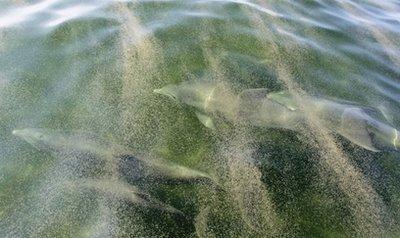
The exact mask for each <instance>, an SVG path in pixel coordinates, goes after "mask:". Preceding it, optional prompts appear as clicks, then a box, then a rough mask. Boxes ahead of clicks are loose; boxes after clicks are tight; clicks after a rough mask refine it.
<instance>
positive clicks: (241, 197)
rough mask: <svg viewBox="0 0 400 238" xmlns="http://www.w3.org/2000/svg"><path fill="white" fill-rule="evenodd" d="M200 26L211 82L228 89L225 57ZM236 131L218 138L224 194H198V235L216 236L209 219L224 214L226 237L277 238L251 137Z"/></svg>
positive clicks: (274, 216)
mask: <svg viewBox="0 0 400 238" xmlns="http://www.w3.org/2000/svg"><path fill="white" fill-rule="evenodd" d="M203 27H204V29H203V31H202V33H201V34H200V41H201V42H203V44H202V50H203V56H204V58H205V60H206V62H207V66H208V69H209V72H210V73H211V77H212V80H213V81H215V82H217V83H218V84H221V85H223V86H222V87H223V88H226V89H227V90H229V86H228V81H227V80H226V77H225V75H224V68H223V66H222V63H221V59H220V58H219V57H223V55H224V54H223V52H213V51H212V50H211V49H212V48H214V47H212V45H213V44H214V43H215V42H212V41H211V36H210V34H212V33H213V28H212V26H210V25H208V24H207V22H204V25H203ZM226 103H232V102H226ZM235 128H236V129H235V130H234V132H233V133H225V132H222V133H221V134H220V135H219V138H220V144H218V145H217V148H218V149H217V151H216V154H215V155H214V158H215V160H216V161H215V163H216V166H217V167H218V170H219V172H218V173H219V177H220V179H221V181H222V186H223V187H224V190H225V191H226V194H224V195H221V194H218V193H217V192H216V191H214V193H213V194H211V195H207V196H205V195H204V194H202V195H201V196H204V197H203V198H202V199H200V201H201V202H200V205H199V207H200V213H199V214H198V216H197V218H196V224H195V225H196V231H197V235H198V236H199V237H214V236H216V235H217V234H215V233H213V225H215V224H209V222H210V221H208V219H209V217H219V216H221V214H224V216H227V217H230V219H232V220H231V222H230V224H231V227H229V228H228V229H227V231H224V232H226V235H228V236H231V237H237V236H265V235H266V234H269V235H270V236H276V235H277V234H278V232H279V231H280V227H279V224H280V222H279V218H278V215H277V214H276V211H275V207H274V204H273V202H272V199H271V197H270V194H269V192H268V188H266V187H265V185H264V184H263V183H262V181H261V172H260V170H259V169H258V168H257V167H256V166H255V165H254V164H253V163H252V153H253V148H252V145H251V142H252V140H251V136H250V134H249V132H248V131H246V130H245V129H241V128H240V126H235ZM221 196H222V198H221ZM221 200H222V201H223V202H222V204H221ZM227 204H230V205H227ZM211 214H212V215H211ZM221 219H222V220H223V219H224V218H221ZM233 224H237V225H233Z"/></svg>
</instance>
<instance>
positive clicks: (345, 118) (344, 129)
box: [339, 108, 379, 152]
mask: <svg viewBox="0 0 400 238" xmlns="http://www.w3.org/2000/svg"><path fill="white" fill-rule="evenodd" d="M364 114H365V113H364V112H363V111H362V110H361V109H360V108H347V109H345V110H344V112H343V114H342V121H341V125H340V129H339V133H340V134H341V135H342V136H344V137H345V138H347V139H348V140H350V141H351V142H353V143H355V144H357V145H359V146H361V147H363V148H365V149H367V150H370V151H374V152H378V151H379V150H378V149H377V148H375V146H374V145H373V142H372V139H371V136H370V133H369V131H368V123H367V120H366V118H365V116H364Z"/></svg>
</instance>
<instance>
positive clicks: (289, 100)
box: [267, 91, 298, 111]
mask: <svg viewBox="0 0 400 238" xmlns="http://www.w3.org/2000/svg"><path fill="white" fill-rule="evenodd" d="M267 97H268V98H269V99H271V100H274V101H275V102H277V103H279V104H281V105H283V106H285V107H286V108H287V109H289V110H291V111H296V110H297V109H298V106H297V103H296V102H295V101H294V99H293V96H292V94H290V93H289V92H288V91H279V92H273V93H270V94H268V95H267Z"/></svg>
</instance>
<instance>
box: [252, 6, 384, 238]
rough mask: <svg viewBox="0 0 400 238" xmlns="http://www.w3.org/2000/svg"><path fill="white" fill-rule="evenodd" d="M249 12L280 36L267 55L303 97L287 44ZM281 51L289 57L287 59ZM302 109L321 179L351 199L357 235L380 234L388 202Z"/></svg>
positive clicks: (287, 84) (272, 20)
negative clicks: (280, 42) (280, 46)
mask: <svg viewBox="0 0 400 238" xmlns="http://www.w3.org/2000/svg"><path fill="white" fill-rule="evenodd" d="M259 4H260V5H263V6H265V7H267V8H269V7H270V6H266V4H265V3H262V2H260V1H259ZM248 13H249V14H248V15H249V18H250V19H252V22H253V25H254V27H256V28H258V29H259V30H260V31H261V32H262V34H263V35H268V36H276V37H277V38H276V39H275V40H271V42H269V43H270V45H264V46H263V48H268V47H269V48H270V49H271V50H270V51H269V52H268V54H266V55H265V57H266V58H268V57H272V58H274V59H275V60H274V61H273V66H274V68H275V70H276V73H277V75H278V80H279V81H280V82H281V83H282V84H283V85H284V86H285V87H286V88H287V90H288V91H289V92H290V93H291V94H292V95H293V96H294V98H295V100H296V101H301V98H302V97H303V96H305V95H306V94H307V93H306V92H305V91H304V90H303V89H302V88H301V87H300V86H299V85H298V84H297V83H296V82H295V81H294V80H293V76H292V74H291V67H290V66H289V65H288V64H287V63H286V62H290V55H289V52H290V49H289V48H288V47H287V46H285V47H283V49H278V44H277V43H276V42H275V41H277V40H279V37H278V35H276V33H274V32H272V31H271V30H270V29H269V27H268V26H267V25H266V23H265V22H264V20H263V18H262V17H261V16H260V15H259V14H257V13H254V12H250V11H249V12H248ZM268 22H269V24H271V25H272V24H274V26H279V24H280V22H279V19H278V18H271V17H269V19H268ZM274 34H275V35H274ZM281 40H282V39H281ZM278 50H280V51H281V52H279V51H278ZM282 55H283V56H284V57H287V58H286V60H285V59H284V58H283V57H282ZM285 61H286V62H285ZM300 110H303V111H304V112H305V113H306V118H307V121H306V126H307V129H304V130H303V132H304V134H305V136H306V138H307V139H308V140H310V141H311V143H310V144H312V145H313V146H314V147H315V148H316V150H317V151H318V153H319V157H320V158H319V164H320V166H321V174H320V176H321V179H322V181H324V180H326V179H328V181H327V182H328V183H333V184H334V185H335V184H336V185H337V186H338V187H339V189H340V190H341V193H343V194H344V195H345V199H346V201H348V203H350V204H349V206H350V209H351V210H352V213H353V214H352V215H353V216H354V221H353V223H354V229H355V231H356V232H357V233H358V235H360V236H363V235H368V236H371V235H378V234H381V232H382V231H383V223H384V220H385V218H386V213H385V205H384V203H383V201H382V199H381V198H380V196H379V195H378V194H377V192H376V191H375V190H374V188H373V187H372V186H371V184H370V182H369V181H368V180H367V178H365V177H364V175H363V174H362V173H361V172H360V171H359V169H357V168H356V167H355V166H354V165H353V164H352V162H351V160H350V159H349V158H348V157H347V156H346V154H345V152H344V151H343V150H342V149H341V147H340V146H338V143H337V141H336V140H335V138H334V137H333V136H332V134H331V132H330V131H329V130H328V129H327V128H325V127H324V126H323V125H322V123H321V122H320V121H319V118H317V117H316V116H315V115H314V114H313V113H312V112H311V111H312V110H310V109H307V108H306V107H304V106H302V105H300ZM314 142H315V144H314ZM338 196H340V195H338ZM338 199H340V198H338Z"/></svg>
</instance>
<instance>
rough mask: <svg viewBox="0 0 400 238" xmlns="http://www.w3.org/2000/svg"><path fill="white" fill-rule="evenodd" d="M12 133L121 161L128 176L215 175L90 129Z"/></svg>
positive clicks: (51, 147)
mask: <svg viewBox="0 0 400 238" xmlns="http://www.w3.org/2000/svg"><path fill="white" fill-rule="evenodd" d="M12 133H13V134H14V135H16V136H18V137H20V138H22V139H24V140H25V141H27V142H28V143H29V144H31V145H32V146H34V147H35V148H37V149H39V150H42V151H45V152H50V153H52V154H56V155H63V156H74V157H83V158H84V159H87V158H91V160H99V161H102V160H103V161H112V162H116V163H119V165H118V167H119V171H120V172H122V173H123V174H124V173H125V174H126V173H129V176H132V177H131V178H128V180H141V179H143V178H147V179H150V178H152V179H158V180H160V182H162V180H163V179H166V180H168V179H171V180H174V181H179V180H181V181H182V182H184V181H193V180H202V179H205V180H210V179H212V178H211V177H210V176H209V175H207V174H206V173H203V172H200V171H198V170H194V169H190V168H188V167H185V166H181V165H178V164H176V163H173V162H170V161H167V160H163V159H160V158H150V157H147V156H144V155H140V154H139V153H132V152H130V150H129V149H126V148H124V147H122V146H119V145H116V144H112V143H109V142H108V141H106V140H104V139H100V138H98V137H96V136H94V135H91V134H88V133H81V132H58V131H53V130H45V129H36V128H26V129H21V130H14V131H13V132H12ZM129 170H131V171H129ZM127 175H128V174H127Z"/></svg>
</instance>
